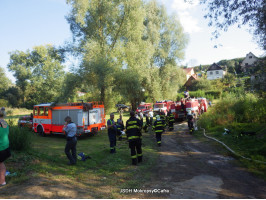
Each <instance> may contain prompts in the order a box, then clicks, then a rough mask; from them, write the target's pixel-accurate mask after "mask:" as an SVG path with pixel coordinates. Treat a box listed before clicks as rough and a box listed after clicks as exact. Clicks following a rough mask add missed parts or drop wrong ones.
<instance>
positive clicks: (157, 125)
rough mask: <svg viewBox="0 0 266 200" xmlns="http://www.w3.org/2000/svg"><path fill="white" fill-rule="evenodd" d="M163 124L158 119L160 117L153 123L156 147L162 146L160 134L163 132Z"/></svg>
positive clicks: (158, 117) (157, 117)
mask: <svg viewBox="0 0 266 200" xmlns="http://www.w3.org/2000/svg"><path fill="white" fill-rule="evenodd" d="M164 127H165V126H164V124H163V121H162V120H161V119H160V116H159V115H157V116H156V121H155V122H154V125H153V130H154V132H155V134H156V140H157V145H158V146H159V147H160V146H161V144H162V133H163V132H164Z"/></svg>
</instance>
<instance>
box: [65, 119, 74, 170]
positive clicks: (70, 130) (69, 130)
mask: <svg viewBox="0 0 266 200" xmlns="http://www.w3.org/2000/svg"><path fill="white" fill-rule="evenodd" d="M63 130H64V131H65V133H66V139H67V143H66V146H65V153H66V155H67V158H68V159H69V163H68V164H69V165H75V164H76V162H77V151H76V146H77V138H76V134H77V126H76V124H75V123H74V122H72V120H71V117H69V116H67V117H66V118H65V126H64V128H63ZM70 151H71V153H70Z"/></svg>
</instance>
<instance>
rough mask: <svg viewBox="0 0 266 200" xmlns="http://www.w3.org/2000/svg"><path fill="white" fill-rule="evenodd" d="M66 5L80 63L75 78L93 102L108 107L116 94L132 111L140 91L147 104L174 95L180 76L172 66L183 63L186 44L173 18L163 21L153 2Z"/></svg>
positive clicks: (78, 0)
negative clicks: (89, 89) (88, 88)
mask: <svg viewBox="0 0 266 200" xmlns="http://www.w3.org/2000/svg"><path fill="white" fill-rule="evenodd" d="M68 3H69V4H71V6H72V11H71V13H70V15H69V16H68V22H69V23H70V27H71V31H72V33H73V38H74V42H73V45H74V46H75V47H76V48H74V51H75V52H78V53H79V55H81V56H80V57H81V59H82V62H81V65H80V67H79V74H80V77H81V79H82V80H84V81H86V82H87V85H88V86H89V85H90V86H91V85H93V86H94V93H95V98H96V99H97V94H100V98H99V99H100V100H101V101H104V102H105V103H108V101H109V102H110V100H111V99H112V98H113V94H114V92H117V93H119V94H120V95H122V97H123V98H124V100H125V101H128V102H131V104H132V106H133V107H135V104H136V103H137V102H140V101H141V100H142V99H143V91H147V93H148V94H149V98H150V99H152V100H153V101H155V100H157V99H158V98H163V97H170V96H173V95H172V93H176V90H177V88H178V84H179V82H180V81H179V80H180V77H181V76H179V72H180V71H181V70H178V69H177V64H176V63H177V61H178V60H179V59H182V58H183V55H184V48H185V46H186V43H187V37H186V36H185V34H184V33H183V29H182V26H181V25H180V23H179V21H178V20H177V18H176V17H174V16H168V15H167V13H166V11H165V8H164V7H162V6H160V5H158V4H157V2H156V1H152V2H148V3H147V2H146V1H143V0H130V1H129V0H117V1H107V0H97V1H96V0H89V1H86V0H68ZM165 74H168V75H169V76H171V77H170V78H169V77H167V78H165ZM162 79H164V80H163V84H164V88H162V86H161V84H162ZM132 85H135V87H132ZM162 89H164V90H166V91H165V92H164V93H162V92H161V90H162ZM128 91H131V93H132V95H129V94H128ZM133 104H134V105H133Z"/></svg>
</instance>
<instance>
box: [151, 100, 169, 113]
mask: <svg viewBox="0 0 266 200" xmlns="http://www.w3.org/2000/svg"><path fill="white" fill-rule="evenodd" d="M173 103H174V102H173V101H157V102H156V103H155V104H154V107H153V112H155V113H158V112H159V111H160V110H161V111H162V112H164V113H166V112H168V111H169V110H170V109H171V105H172V104H173Z"/></svg>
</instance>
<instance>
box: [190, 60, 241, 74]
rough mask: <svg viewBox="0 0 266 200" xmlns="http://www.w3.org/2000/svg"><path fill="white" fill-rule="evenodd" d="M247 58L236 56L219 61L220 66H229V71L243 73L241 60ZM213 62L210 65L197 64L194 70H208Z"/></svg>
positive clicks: (197, 71) (196, 71)
mask: <svg viewBox="0 0 266 200" xmlns="http://www.w3.org/2000/svg"><path fill="white" fill-rule="evenodd" d="M244 59H245V57H243V58H234V59H230V60H220V61H219V62H217V64H218V65H220V66H222V67H223V66H227V70H228V72H229V73H235V72H236V73H237V74H240V73H241V66H240V64H241V62H242V61H243V60H244ZM210 65H211V64H209V65H199V66H195V67H194V71H195V73H199V72H201V71H204V72H206V71H207V70H208V68H209V66H210Z"/></svg>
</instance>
